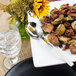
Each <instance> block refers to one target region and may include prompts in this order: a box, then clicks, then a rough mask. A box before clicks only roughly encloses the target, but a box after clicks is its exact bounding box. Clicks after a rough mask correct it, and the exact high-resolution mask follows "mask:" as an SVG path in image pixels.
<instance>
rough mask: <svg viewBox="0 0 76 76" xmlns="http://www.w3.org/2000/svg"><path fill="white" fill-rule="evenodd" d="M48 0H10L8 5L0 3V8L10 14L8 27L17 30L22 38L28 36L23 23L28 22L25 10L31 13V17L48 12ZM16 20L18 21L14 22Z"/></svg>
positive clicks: (40, 15)
mask: <svg viewBox="0 0 76 76" xmlns="http://www.w3.org/2000/svg"><path fill="white" fill-rule="evenodd" d="M48 3H49V2H48V1H46V0H11V3H10V4H9V5H3V4H1V3H0V9H1V10H3V11H4V12H8V13H9V14H10V15H11V17H10V18H11V21H10V23H9V25H10V26H9V27H10V29H14V30H17V28H18V30H19V32H20V34H21V37H22V38H28V37H29V36H28V35H27V33H26V30H25V25H26V24H27V23H28V18H27V11H30V12H32V13H33V17H36V16H37V17H38V18H39V17H40V18H41V17H42V16H45V15H47V13H48V12H49V6H48ZM16 22H19V23H18V24H16Z"/></svg>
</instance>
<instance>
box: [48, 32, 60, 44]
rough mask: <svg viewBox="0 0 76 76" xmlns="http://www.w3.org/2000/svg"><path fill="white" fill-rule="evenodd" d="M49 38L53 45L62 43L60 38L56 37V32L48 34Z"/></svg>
mask: <svg viewBox="0 0 76 76" xmlns="http://www.w3.org/2000/svg"><path fill="white" fill-rule="evenodd" d="M48 40H49V42H51V43H52V44H53V45H59V44H60V43H59V40H58V38H57V37H56V35H55V34H54V33H51V34H50V35H48Z"/></svg>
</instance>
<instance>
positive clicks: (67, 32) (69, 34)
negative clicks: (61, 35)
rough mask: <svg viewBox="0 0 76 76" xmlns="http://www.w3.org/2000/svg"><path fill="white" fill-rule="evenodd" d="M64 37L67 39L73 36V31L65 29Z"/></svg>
mask: <svg viewBox="0 0 76 76" xmlns="http://www.w3.org/2000/svg"><path fill="white" fill-rule="evenodd" d="M65 35H66V36H69V37H71V36H73V35H74V31H73V29H67V30H66V31H65Z"/></svg>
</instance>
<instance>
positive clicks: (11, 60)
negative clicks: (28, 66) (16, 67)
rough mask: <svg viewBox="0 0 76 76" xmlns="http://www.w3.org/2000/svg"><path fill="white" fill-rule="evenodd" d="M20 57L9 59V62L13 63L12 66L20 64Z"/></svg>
mask: <svg viewBox="0 0 76 76" xmlns="http://www.w3.org/2000/svg"><path fill="white" fill-rule="evenodd" d="M18 60H19V59H18V57H17V56H16V57H14V58H9V62H10V63H11V64H16V63H17V62H18Z"/></svg>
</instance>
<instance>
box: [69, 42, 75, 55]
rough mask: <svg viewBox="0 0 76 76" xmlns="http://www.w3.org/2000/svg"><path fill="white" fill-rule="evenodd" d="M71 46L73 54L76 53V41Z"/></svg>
mask: <svg viewBox="0 0 76 76" xmlns="http://www.w3.org/2000/svg"><path fill="white" fill-rule="evenodd" d="M69 48H70V51H71V53H72V54H76V42H73V43H72V44H71V45H70V47H69Z"/></svg>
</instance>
